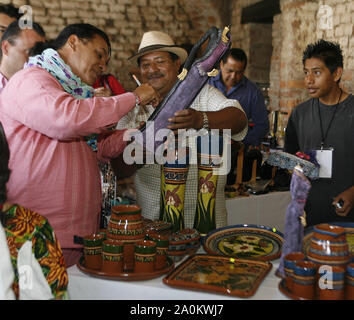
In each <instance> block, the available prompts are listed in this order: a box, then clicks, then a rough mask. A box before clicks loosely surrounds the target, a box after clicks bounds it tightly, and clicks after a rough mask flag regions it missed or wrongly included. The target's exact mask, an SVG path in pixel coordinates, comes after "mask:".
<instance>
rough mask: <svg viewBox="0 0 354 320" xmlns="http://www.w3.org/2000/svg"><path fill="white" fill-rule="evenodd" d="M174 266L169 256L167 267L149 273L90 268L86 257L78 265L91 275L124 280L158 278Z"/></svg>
mask: <svg viewBox="0 0 354 320" xmlns="http://www.w3.org/2000/svg"><path fill="white" fill-rule="evenodd" d="M174 266H175V265H174V262H173V261H172V259H171V258H169V257H167V264H166V267H165V268H163V269H161V270H157V271H154V272H149V273H134V272H122V273H110V272H104V271H101V270H94V269H88V268H86V266H85V259H84V257H81V259H80V261H79V263H78V264H77V267H78V268H79V269H80V270H81V271H82V272H84V273H86V274H88V275H90V276H93V277H97V278H103V279H109V280H123V281H141V280H150V279H154V278H158V277H160V276H162V275H164V274H166V273H168V272H170V271H171V270H173V268H174Z"/></svg>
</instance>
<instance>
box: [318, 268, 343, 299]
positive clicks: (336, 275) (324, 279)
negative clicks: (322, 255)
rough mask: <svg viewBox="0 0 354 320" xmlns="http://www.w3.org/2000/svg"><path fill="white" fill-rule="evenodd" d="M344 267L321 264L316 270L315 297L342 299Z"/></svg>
mask: <svg viewBox="0 0 354 320" xmlns="http://www.w3.org/2000/svg"><path fill="white" fill-rule="evenodd" d="M344 287H345V269H344V268H343V267H339V266H332V265H321V266H320V267H319V268H318V271H317V285H316V291H317V298H318V299H319V300H343V299H344Z"/></svg>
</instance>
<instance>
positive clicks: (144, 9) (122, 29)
mask: <svg viewBox="0 0 354 320" xmlns="http://www.w3.org/2000/svg"><path fill="white" fill-rule="evenodd" d="M218 1H219V2H218ZM259 1H260V0H194V1H190V0H46V1H44V0H0V2H1V3H4V4H5V3H13V4H14V5H15V6H17V7H19V6H21V5H30V6H31V7H32V9H33V14H34V19H35V21H37V22H39V23H41V24H42V26H43V27H44V29H45V31H46V33H47V36H48V38H54V37H55V36H56V35H57V34H58V33H59V31H60V30H62V29H63V27H64V26H65V25H67V24H70V23H76V22H85V23H91V24H94V25H96V26H97V27H99V28H101V29H103V30H104V31H105V32H107V34H108V35H109V37H110V39H111V42H112V58H111V61H110V63H109V72H111V73H113V74H115V75H116V76H117V77H118V78H119V80H120V81H121V82H122V84H123V86H124V87H125V88H126V89H127V90H132V89H134V88H135V86H136V84H135V82H134V81H133V80H132V79H131V76H130V72H131V71H134V67H133V66H132V65H131V63H130V62H129V61H127V59H128V58H129V57H130V56H131V55H132V54H133V53H134V52H136V50H137V48H138V46H139V42H140V40H141V37H142V35H143V33H144V32H145V31H148V30H163V31H165V32H167V33H169V34H170V35H171V36H172V37H173V38H174V40H175V41H176V43H178V44H183V43H192V44H193V43H195V42H196V41H197V40H198V39H199V38H200V37H201V36H202V35H203V34H204V33H205V31H206V30H208V29H209V28H210V27H211V26H213V25H215V26H217V27H224V25H225V24H230V27H231V37H232V44H233V46H234V47H236V46H237V47H241V48H243V49H244V50H245V52H246V54H247V55H248V58H249V64H248V67H247V69H246V75H247V76H249V77H250V78H251V79H252V80H254V81H257V82H270V91H269V96H270V104H269V109H271V110H282V111H284V112H287V113H288V114H290V112H291V110H292V109H293V107H294V106H295V105H297V104H298V103H299V102H301V101H304V100H306V99H308V95H307V93H306V90H305V88H304V84H303V67H302V52H303V50H304V49H305V48H306V45H307V44H308V43H310V42H315V41H317V40H319V39H320V38H324V39H326V40H330V41H337V42H339V43H340V44H341V47H342V49H343V54H344V61H345V63H344V70H345V72H344V75H343V77H342V82H341V83H342V86H343V87H344V88H346V89H347V90H349V91H351V92H353V91H354V35H353V32H354V27H353V24H354V1H353V0H306V1H305V0H280V8H281V13H280V14H278V15H277V16H275V17H274V22H273V24H272V25H271V24H257V23H248V24H243V25H242V24H241V14H242V8H243V7H245V6H248V5H252V4H254V3H257V2H259ZM225 6H230V8H229V10H230V12H231V14H228V15H227V17H226V13H227V12H228V11H227V8H225ZM325 6H328V7H329V8H330V9H331V12H330V13H331V18H329V17H328V12H326V11H325V10H324V8H328V7H325ZM225 12H226V13H225ZM230 12H229V13H230Z"/></svg>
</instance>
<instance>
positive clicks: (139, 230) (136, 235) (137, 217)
mask: <svg viewBox="0 0 354 320" xmlns="http://www.w3.org/2000/svg"><path fill="white" fill-rule="evenodd" d="M144 238H145V229H144V223H143V219H142V216H141V207H140V206H138V205H118V206H113V207H112V209H111V217H110V219H109V222H108V226H107V239H113V240H119V241H121V242H123V243H124V250H123V261H124V270H126V271H129V270H130V271H133V269H134V246H135V243H136V242H138V241H141V240H143V239H144Z"/></svg>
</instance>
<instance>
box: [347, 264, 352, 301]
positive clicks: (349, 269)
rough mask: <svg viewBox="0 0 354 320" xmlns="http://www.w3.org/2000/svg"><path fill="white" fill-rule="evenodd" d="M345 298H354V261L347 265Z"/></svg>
mask: <svg viewBox="0 0 354 320" xmlns="http://www.w3.org/2000/svg"><path fill="white" fill-rule="evenodd" d="M345 298H346V299H347V300H354V263H350V264H348V265H347V273H346V287H345Z"/></svg>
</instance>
